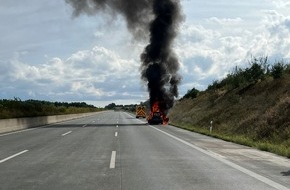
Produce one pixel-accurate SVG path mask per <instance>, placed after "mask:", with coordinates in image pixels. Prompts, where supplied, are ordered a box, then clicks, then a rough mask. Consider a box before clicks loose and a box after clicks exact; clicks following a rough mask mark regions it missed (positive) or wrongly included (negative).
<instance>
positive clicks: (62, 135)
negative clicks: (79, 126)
mask: <svg viewBox="0 0 290 190" xmlns="http://www.w3.org/2000/svg"><path fill="white" fill-rule="evenodd" d="M71 132H72V131H69V132H66V133H64V134H62V135H61V136H66V135H68V134H70V133H71Z"/></svg>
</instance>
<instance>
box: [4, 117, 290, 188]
mask: <svg viewBox="0 0 290 190" xmlns="http://www.w3.org/2000/svg"><path fill="white" fill-rule="evenodd" d="M0 189H1V190H2V189H3V190H10V189H17V190H19V189H23V190H26V189H27V190H33V189H37V190H41V189H49V190H52V189H54V190H56V189H61V190H64V189H69V190H73V189H75V190H81V189H97V190H99V189H106V190H107V189H108V190H110V189H112V190H118V189H122V190H142V189H144V190H145V189H146V190H159V189H160V190H161V189H162V190H163V189H164V190H179V189H180V190H187V189H192V190H193V189H194V190H209V189H215V190H219V189H221V190H236V189H237V190H243V189H245V190H250V189H253V190H268V189H290V160H289V159H287V158H283V157H279V156H276V155H274V154H271V153H266V152H262V151H258V150H255V149H251V148H248V147H245V146H241V145H236V144H233V143H229V142H225V141H222V140H218V139H214V138H210V137H207V136H203V135H199V134H196V133H192V132H188V131H185V130H181V129H178V128H175V127H172V126H169V125H168V126H163V125H158V126H157V125H156V126H152V125H147V124H146V121H145V120H143V119H136V118H135V117H134V115H130V114H128V113H125V112H114V111H108V112H101V113H97V114H96V115H94V116H90V117H86V118H81V119H76V120H71V121H67V122H62V123H58V124H54V125H48V126H43V127H39V128H33V129H28V130H23V131H18V132H14V133H6V134H0Z"/></svg>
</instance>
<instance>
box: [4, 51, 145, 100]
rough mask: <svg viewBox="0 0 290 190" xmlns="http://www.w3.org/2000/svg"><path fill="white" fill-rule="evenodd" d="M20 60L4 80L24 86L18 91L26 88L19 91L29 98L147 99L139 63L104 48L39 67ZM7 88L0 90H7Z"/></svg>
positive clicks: (80, 53) (8, 71)
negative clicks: (144, 94) (140, 76)
mask: <svg viewBox="0 0 290 190" xmlns="http://www.w3.org/2000/svg"><path fill="white" fill-rule="evenodd" d="M18 59H19V58H18ZM18 59H14V60H11V61H10V64H9V66H8V67H7V68H6V73H4V71H3V72H2V73H3V74H4V75H2V76H5V77H6V79H7V80H9V81H10V82H14V83H21V84H22V85H21V86H19V85H18V86H17V88H23V89H18V90H21V91H22V92H23V91H26V95H27V96H29V95H30V96H32V95H33V96H36V95H39V96H41V95H42V96H43V95H49V96H51V97H57V98H58V99H65V97H66V96H76V97H79V98H81V99H83V100H88V101H93V100H100V99H103V98H104V99H107V98H108V97H112V98H113V99H114V98H117V97H120V98H122V99H130V98H132V97H133V98H136V97H139V98H140V97H142V96H143V94H142V91H141V92H140V82H139V74H138V67H139V65H138V63H137V62H136V61H135V60H124V59H122V58H121V57H120V56H119V55H118V54H116V53H115V52H113V51H111V50H108V49H106V48H104V47H97V46H96V47H93V48H92V49H91V50H83V51H78V52H76V53H74V54H73V55H71V56H70V57H69V58H68V59H66V60H62V59H60V58H53V59H51V60H49V61H48V62H46V63H43V64H38V65H30V64H28V63H23V62H21V61H20V60H18ZM4 85H6V84H2V85H1V86H0V87H1V88H6V89H7V87H5V86H4ZM44 91H45V92H44ZM16 96H17V95H16Z"/></svg>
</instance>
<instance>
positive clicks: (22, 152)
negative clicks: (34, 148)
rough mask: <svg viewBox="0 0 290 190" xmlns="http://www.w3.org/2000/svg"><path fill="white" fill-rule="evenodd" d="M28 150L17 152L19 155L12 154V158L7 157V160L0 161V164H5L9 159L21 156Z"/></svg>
mask: <svg viewBox="0 0 290 190" xmlns="http://www.w3.org/2000/svg"><path fill="white" fill-rule="evenodd" d="M27 151H28V150H23V151H21V152H19V153H17V154H13V155H12V156H9V157H7V158H5V159H3V160H0V164H1V163H3V162H6V161H7V160H10V159H12V158H14V157H16V156H19V155H21V154H24V153H25V152H27Z"/></svg>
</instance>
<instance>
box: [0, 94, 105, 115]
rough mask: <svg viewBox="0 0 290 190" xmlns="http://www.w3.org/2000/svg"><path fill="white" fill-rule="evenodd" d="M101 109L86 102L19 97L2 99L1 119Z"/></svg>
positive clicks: (0, 103) (0, 107) (0, 104)
mask: <svg viewBox="0 0 290 190" xmlns="http://www.w3.org/2000/svg"><path fill="white" fill-rule="evenodd" d="M101 110H102V109H101V108H96V107H94V106H92V105H88V104H86V103H84V102H74V103H65V102H48V101H39V100H26V101H21V100H20V99H18V98H14V99H13V100H7V99H0V119H8V118H20V117H36V116H49V115H61V114H77V113H87V112H97V111H101Z"/></svg>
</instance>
